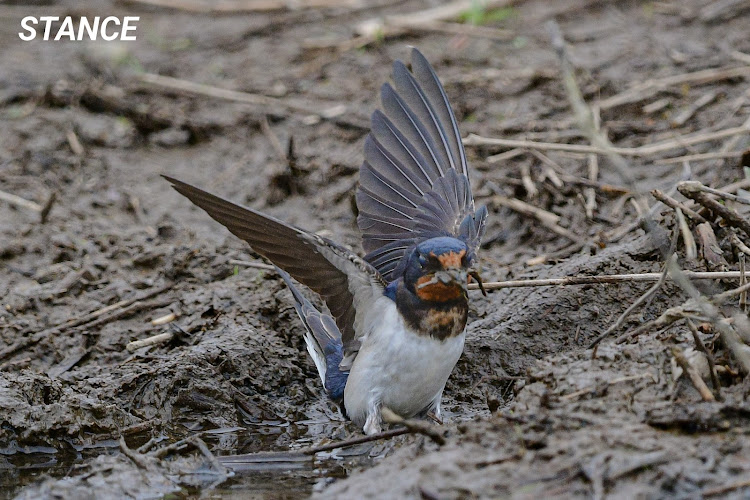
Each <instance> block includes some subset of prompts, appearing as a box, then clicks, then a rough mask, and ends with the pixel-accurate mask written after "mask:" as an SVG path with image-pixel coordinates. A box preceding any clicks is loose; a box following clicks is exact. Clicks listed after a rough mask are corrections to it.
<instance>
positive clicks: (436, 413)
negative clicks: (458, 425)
mask: <svg viewBox="0 0 750 500" xmlns="http://www.w3.org/2000/svg"><path fill="white" fill-rule="evenodd" d="M442 399H443V391H440V393H439V394H438V395H437V396H436V397H435V399H434V400H433V401H432V404H431V405H430V406H431V408H430V410H429V411H428V412H427V418H429V419H430V420H432V421H433V422H435V423H436V424H439V425H443V412H442V411H441V409H440V401H441V400H442Z"/></svg>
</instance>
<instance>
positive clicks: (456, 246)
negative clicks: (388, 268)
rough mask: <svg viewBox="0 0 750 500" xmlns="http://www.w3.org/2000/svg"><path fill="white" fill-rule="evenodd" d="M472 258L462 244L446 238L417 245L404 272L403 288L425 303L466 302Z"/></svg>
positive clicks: (459, 241)
mask: <svg viewBox="0 0 750 500" xmlns="http://www.w3.org/2000/svg"><path fill="white" fill-rule="evenodd" d="M473 261H474V256H473V254H472V252H471V251H470V249H469V247H468V246H467V245H466V243H464V242H463V241H461V240H459V239H456V238H451V237H447V236H441V237H437V238H431V239H429V240H427V241H423V242H422V243H420V244H418V245H417V246H416V247H415V248H414V250H413V251H412V253H411V254H410V255H409V259H408V261H407V264H406V269H405V270H404V275H403V276H404V285H405V286H406V288H407V289H408V290H409V291H410V292H412V293H413V294H415V295H416V296H417V297H419V299H420V300H422V301H425V302H453V301H456V300H466V298H467V284H468V278H469V274H470V273H472V271H471V266H472V264H473Z"/></svg>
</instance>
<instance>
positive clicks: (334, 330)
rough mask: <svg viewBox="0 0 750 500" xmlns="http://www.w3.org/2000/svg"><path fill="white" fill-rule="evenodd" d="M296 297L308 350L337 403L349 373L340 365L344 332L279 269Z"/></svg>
mask: <svg viewBox="0 0 750 500" xmlns="http://www.w3.org/2000/svg"><path fill="white" fill-rule="evenodd" d="M276 271H277V272H278V273H279V276H281V278H282V279H283V280H284V282H285V283H286V285H287V287H289V290H290V291H291V292H292V296H293V297H294V308H295V309H296V310H297V314H298V315H299V317H300V319H301V320H302V323H303V324H304V325H305V344H306V346H307V352H309V353H310V357H311V358H312V360H313V362H314V363H315V367H316V368H317V369H318V375H319V376H320V380H321V381H322V382H323V386H324V387H325V389H326V392H327V393H328V395H329V396H330V397H331V399H333V400H334V401H336V402H341V400H342V398H343V394H344V386H345V385H346V378H347V376H348V372H342V371H341V370H340V369H339V364H340V363H341V359H342V357H343V343H342V340H341V332H340V331H339V329H338V327H337V326H336V322H335V321H334V320H333V318H332V317H331V316H329V315H327V314H323V313H322V312H320V311H318V309H317V308H316V307H315V306H314V305H313V304H312V303H311V302H310V301H309V300H307V298H306V297H305V296H304V295H302V293H301V292H300V290H299V289H298V288H297V287H296V286H295V284H294V282H292V278H291V276H289V274H288V273H287V272H286V271H283V270H281V269H279V268H278V267H277V268H276Z"/></svg>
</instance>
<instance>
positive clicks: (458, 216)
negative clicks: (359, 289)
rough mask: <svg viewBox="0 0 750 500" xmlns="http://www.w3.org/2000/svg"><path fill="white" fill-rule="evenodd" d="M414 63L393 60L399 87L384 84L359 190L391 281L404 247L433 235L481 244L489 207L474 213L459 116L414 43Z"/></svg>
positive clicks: (378, 264)
mask: <svg viewBox="0 0 750 500" xmlns="http://www.w3.org/2000/svg"><path fill="white" fill-rule="evenodd" d="M411 57H412V71H413V73H410V72H409V70H408V69H406V66H404V64H403V63H402V62H400V61H396V62H395V63H394V65H393V79H394V83H395V86H396V88H395V89H394V88H393V87H392V86H391V85H390V84H388V83H386V84H384V85H383V87H382V89H381V100H382V103H383V112H381V111H375V113H373V115H372V130H371V132H370V134H369V135H368V136H367V139H366V140H365V162H364V164H363V165H362V167H361V168H360V185H359V189H358V190H357V207H358V208H359V217H358V219H357V223H358V224H359V228H360V230H361V231H362V240H363V241H362V245H363V247H364V249H365V251H366V252H368V254H367V255H366V256H365V260H367V261H368V262H370V263H371V264H372V265H373V266H375V268H376V269H378V271H379V272H380V273H381V275H382V276H383V277H384V278H385V279H386V281H389V282H390V281H392V280H393V279H394V278H395V277H396V276H397V275H398V272H397V271H398V266H399V263H400V262H401V261H402V257H403V256H404V254H405V253H406V251H407V250H408V249H409V248H411V247H412V246H413V245H415V244H416V243H418V242H420V241H423V240H425V239H428V238H432V237H435V236H454V237H457V238H461V239H463V240H465V241H466V242H467V243H468V244H469V246H470V247H471V248H472V249H476V248H477V247H478V246H479V240H480V239H481V236H482V232H483V229H484V220H485V217H486V215H487V211H486V209H484V208H482V209H481V210H479V211H477V212H476V213H475V211H474V198H473V196H472V194H471V186H470V184H469V177H468V165H467V162H466V154H465V152H464V148H463V144H462V143H461V134H460V133H459V131H458V123H457V122H456V117H455V115H454V114H453V111H452V110H451V107H450V104H449V103H448V98H447V96H446V94H445V91H444V90H443V87H442V85H441V84H440V81H439V80H438V78H437V75H436V74H435V71H434V70H433V69H432V67H431V66H430V63H429V62H427V59H425V57H424V56H423V55H422V54H421V53H420V52H419V51H418V50H417V49H413V50H412V54H411Z"/></svg>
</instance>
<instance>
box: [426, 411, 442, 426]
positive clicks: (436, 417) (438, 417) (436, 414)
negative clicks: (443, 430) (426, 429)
mask: <svg viewBox="0 0 750 500" xmlns="http://www.w3.org/2000/svg"><path fill="white" fill-rule="evenodd" d="M427 418H429V419H430V420H432V421H433V422H435V423H436V424H438V425H443V416H442V414H441V412H440V408H438V409H437V410H434V411H428V412H427Z"/></svg>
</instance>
